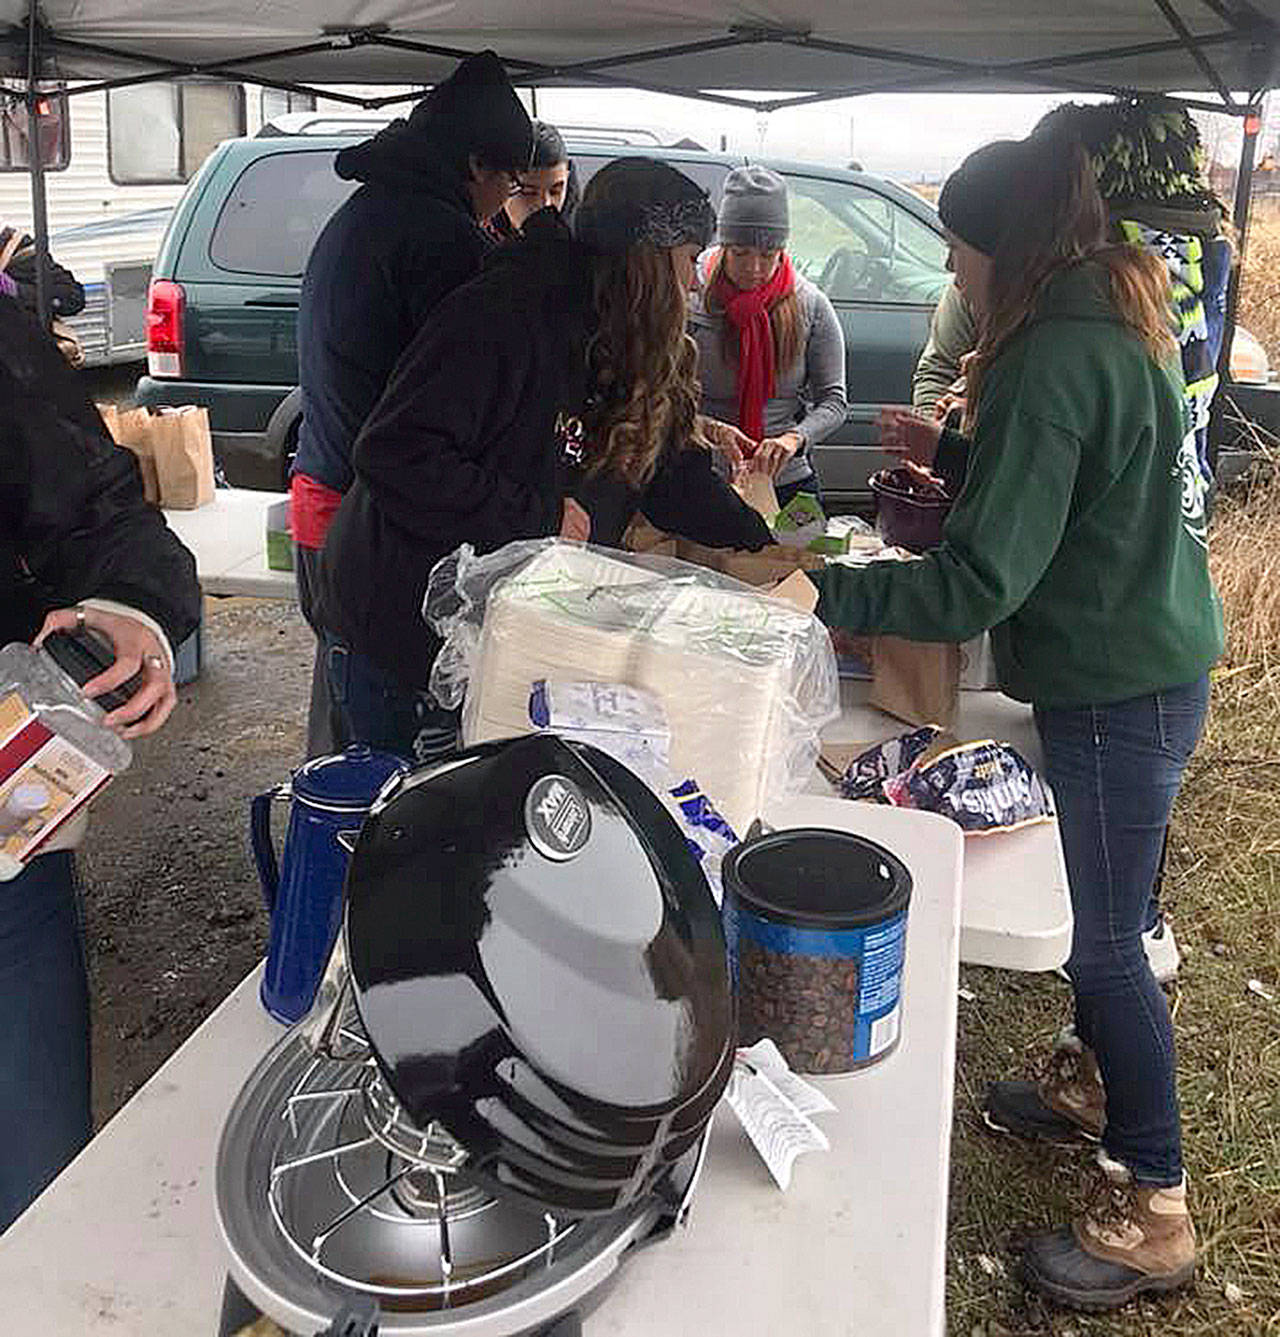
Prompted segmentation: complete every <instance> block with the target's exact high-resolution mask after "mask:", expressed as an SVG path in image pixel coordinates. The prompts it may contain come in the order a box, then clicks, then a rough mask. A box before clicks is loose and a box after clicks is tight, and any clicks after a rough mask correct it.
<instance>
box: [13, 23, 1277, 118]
mask: <svg viewBox="0 0 1280 1337" xmlns="http://www.w3.org/2000/svg"><path fill="white" fill-rule="evenodd" d="M33 13H34V14H35V15H36V18H37V23H38V28H37V30H36V36H37V38H38V46H37V50H36V52H35V53H34V54H35V58H36V68H35V69H34V70H33V69H32V68H31V63H30V57H31V56H32V54H33V53H32V51H31V49H30V44H29V35H30V34H29V25H30V22H31V17H32V14H33ZM1278 27H1280V0H1253V2H1252V3H1245V0H1076V2H1075V3H1073V4H1068V5H1064V4H1063V3H1062V0H1014V2H1013V3H1010V0H898V2H897V3H895V4H885V3H883V2H882V0H768V3H764V4H742V3H734V0H679V3H676V2H675V0H614V2H613V3H612V4H610V5H607V6H606V5H598V6H587V5H583V4H582V3H581V0H273V2H272V3H266V2H265V0H194V2H193V0H170V2H169V3H168V4H165V5H157V4H156V3H155V2H154V0H43V3H40V4H36V3H35V0H0V32H3V33H4V36H3V37H0V74H7V75H10V76H16V77H18V78H21V79H24V80H25V79H26V78H27V77H28V75H29V74H31V73H34V74H36V75H38V76H41V77H45V78H51V77H57V78H65V79H109V80H116V79H123V78H130V77H137V76H139V75H142V76H144V77H145V76H146V75H147V74H148V73H150V74H151V77H156V75H157V73H158V72H163V73H165V74H167V75H169V76H172V75H173V74H175V73H185V74H193V73H200V72H215V71H216V72H217V73H218V74H219V75H220V76H222V77H226V76H227V75H234V76H235V77H237V78H243V79H245V80H249V81H257V82H262V81H268V82H277V81H278V82H283V83H300V84H309V85H315V84H324V83H366V84H376V83H382V82H395V83H404V82H413V83H418V84H423V83H427V84H429V83H434V82H436V81H438V80H439V79H440V78H441V77H442V76H443V75H445V74H446V73H447V72H448V71H449V70H450V69H452V67H453V65H454V63H455V62H456V61H457V59H458V57H459V56H461V55H464V54H466V53H468V52H471V51H476V50H479V49H482V48H484V47H492V48H493V49H495V50H496V51H497V52H498V53H499V55H501V56H502V57H503V59H504V60H505V61H506V62H507V64H508V68H509V69H510V71H511V73H512V75H513V77H514V78H516V79H517V80H518V82H520V83H522V84H529V85H548V84H561V85H565V84H578V85H581V84H591V83H612V84H619V85H625V86H628V87H646V88H651V89H660V90H662V91H666V92H674V93H681V94H685V95H689V96H698V95H706V94H708V93H711V94H713V95H714V96H717V97H723V96H725V94H724V93H723V91H722V90H726V89H744V88H749V89H755V90H762V91H763V93H765V94H766V96H764V97H756V98H734V99H733V100H734V101H735V102H739V103H742V104H743V105H749V106H753V107H758V108H760V109H768V108H771V107H776V106H779V105H786V104H787V103H788V102H794V100H795V97H796V96H797V95H801V96H805V97H806V98H807V97H808V96H813V97H817V98H830V97H839V96H846V95H851V94H857V93H866V92H882V91H889V90H893V91H903V90H912V89H920V90H938V91H954V90H957V89H967V90H991V91H996V90H999V91H1019V90H1021V91H1025V90H1027V89H1030V88H1035V89H1042V90H1043V89H1049V90H1054V89H1061V90H1068V91H1076V90H1086V89H1087V90H1095V91H1096V90H1103V91H1122V90H1171V89H1180V90H1184V91H1205V92H1209V93H1213V94H1216V95H1217V96H1218V97H1219V98H1221V97H1223V96H1225V94H1226V91H1227V90H1228V89H1235V90H1245V91H1250V90H1257V89H1264V88H1268V87H1271V86H1272V84H1273V83H1274V82H1275V81H1276V61H1277V41H1276V38H1277V31H1278Z"/></svg>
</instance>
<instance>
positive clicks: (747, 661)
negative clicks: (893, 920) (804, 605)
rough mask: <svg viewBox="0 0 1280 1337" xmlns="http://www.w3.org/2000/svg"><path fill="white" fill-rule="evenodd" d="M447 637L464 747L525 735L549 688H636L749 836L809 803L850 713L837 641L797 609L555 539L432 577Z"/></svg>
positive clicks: (686, 765) (710, 579)
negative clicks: (777, 810) (803, 795)
mask: <svg viewBox="0 0 1280 1337" xmlns="http://www.w3.org/2000/svg"><path fill="white" fill-rule="evenodd" d="M424 613H425V615H426V617H427V620H428V621H429V622H430V623H431V624H432V626H433V627H434V628H435V629H436V631H437V632H438V633H439V634H440V635H441V636H442V638H443V639H444V642H445V646H444V649H443V650H442V651H441V654H440V655H439V657H438V658H437V661H436V666H435V669H434V671H433V673H432V680H431V686H432V690H433V691H434V693H435V695H436V696H437V698H438V699H440V700H441V701H442V702H444V703H445V704H448V705H458V704H463V702H464V701H465V706H464V710H463V737H464V739H465V740H466V742H467V743H475V742H482V741H484V740H486V739H490V738H501V737H508V736H510V735H513V734H520V733H527V732H529V731H530V729H531V727H532V725H531V722H530V718H529V693H530V688H531V685H532V684H533V683H534V682H535V681H537V680H538V679H579V680H584V681H587V680H589V681H594V682H617V683H626V684H628V685H630V686H632V687H638V688H641V689H643V690H645V691H647V692H651V693H653V695H654V696H656V697H657V698H658V700H659V701H660V702H661V703H662V707H663V710H664V712H665V714H666V718H667V721H668V724H669V726H670V730H671V753H670V765H671V768H672V770H673V771H675V772H677V773H678V774H681V775H694V776H697V777H698V780H699V781H700V783H701V784H702V786H703V788H704V790H705V791H706V793H707V794H708V795H709V796H710V797H711V798H712V799H713V801H714V802H715V804H716V806H717V807H718V808H719V810H720V811H721V812H722V813H723V814H724V816H725V817H726V818H727V820H728V821H729V822H730V823H731V824H732V825H733V826H734V827H736V828H737V829H738V830H745V829H746V828H747V827H748V826H749V825H750V824H751V822H752V821H753V820H754V819H755V818H756V817H757V816H759V814H760V812H761V810H762V808H763V807H764V804H765V801H766V798H767V797H769V796H771V795H779V794H785V793H790V792H795V791H798V790H799V789H802V788H803V787H804V785H805V784H806V783H807V781H808V780H809V778H810V776H811V774H812V770H813V766H814V764H815V761H816V758H817V752H818V735H819V733H820V732H821V730H822V728H823V727H824V726H825V725H826V724H827V723H829V722H830V721H831V720H832V719H834V718H835V717H836V715H837V714H838V712H839V696H838V685H837V679H836V671H835V659H834V656H833V655H832V652H831V645H830V640H829V638H828V636H827V633H826V631H825V629H824V628H823V627H822V625H821V624H820V623H819V622H818V621H817V620H816V619H814V618H813V617H811V616H809V615H808V614H806V613H802V612H800V611H799V610H798V609H796V608H794V607H792V606H791V605H788V604H785V603H783V602H781V601H779V600H777V599H773V598H771V597H770V596H768V595H767V594H762V593H760V592H759V591H756V590H752V589H750V588H748V587H747V586H745V585H741V584H739V583H738V582H737V581H734V580H731V579H729V578H728V577H725V576H721V575H718V574H716V573H715V572H711V571H706V570H703V569H701V568H698V567H693V566H690V565H688V564H686V563H684V562H679V561H675V560H674V559H671V558H656V557H644V556H639V555H634V554H626V553H618V552H612V551H610V552H605V551H602V550H599V549H593V548H590V547H582V546H579V545H576V544H567V543H559V542H556V541H555V540H538V541H533V542H526V543H514V544H509V545H508V546H507V547H506V548H503V549H501V550H499V551H498V552H496V553H491V554H489V555H488V556H485V557H476V556H475V554H474V553H473V552H472V551H471V550H470V549H469V548H466V547H464V548H462V549H460V550H459V551H458V552H457V553H454V554H452V555H451V556H449V557H447V558H445V559H444V561H442V562H441V563H439V564H438V565H437V567H436V569H435V570H434V571H433V572H432V575H431V580H430V583H429V585H428V589H427V599H426V604H425V607H424Z"/></svg>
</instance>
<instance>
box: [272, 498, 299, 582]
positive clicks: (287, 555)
mask: <svg viewBox="0 0 1280 1337" xmlns="http://www.w3.org/2000/svg"><path fill="white" fill-rule="evenodd" d="M267 569H268V570H269V571H292V570H293V536H292V535H291V534H290V533H289V502H288V500H287V499H286V500H285V501H277V502H274V503H272V505H270V506H268V507H267Z"/></svg>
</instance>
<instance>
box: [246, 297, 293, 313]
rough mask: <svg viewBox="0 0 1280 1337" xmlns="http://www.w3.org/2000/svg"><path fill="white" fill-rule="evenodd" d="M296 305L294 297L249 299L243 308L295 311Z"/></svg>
mask: <svg viewBox="0 0 1280 1337" xmlns="http://www.w3.org/2000/svg"><path fill="white" fill-rule="evenodd" d="M297 305H298V299H297V298H296V297H250V298H249V299H248V301H246V302H245V306H269V307H276V308H278V309H284V310H290V311H292V310H295V309H296V308H297Z"/></svg>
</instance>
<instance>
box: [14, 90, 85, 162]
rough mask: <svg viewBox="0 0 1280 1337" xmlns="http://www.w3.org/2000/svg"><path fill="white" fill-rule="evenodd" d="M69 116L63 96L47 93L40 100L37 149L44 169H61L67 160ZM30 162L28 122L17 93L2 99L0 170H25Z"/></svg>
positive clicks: (24, 107) (25, 107)
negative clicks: (38, 148)
mask: <svg viewBox="0 0 1280 1337" xmlns="http://www.w3.org/2000/svg"><path fill="white" fill-rule="evenodd" d="M70 122H71V117H70V116H69V115H68V114H67V102H66V99H65V98H58V97H51V98H47V99H44V100H42V102H41V104H40V118H39V125H40V129H39V135H40V153H41V158H42V159H43V161H44V170H45V171H46V172H61V171H62V170H63V169H64V168H65V167H66V166H67V164H68V163H69V162H70V161H71V126H70ZM30 166H31V135H30V122H29V121H28V119H27V104H26V103H25V102H24V101H23V100H22V99H21V98H18V97H7V98H5V99H4V105H3V110H0V172H25V171H27V170H28V169H29V168H30Z"/></svg>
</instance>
